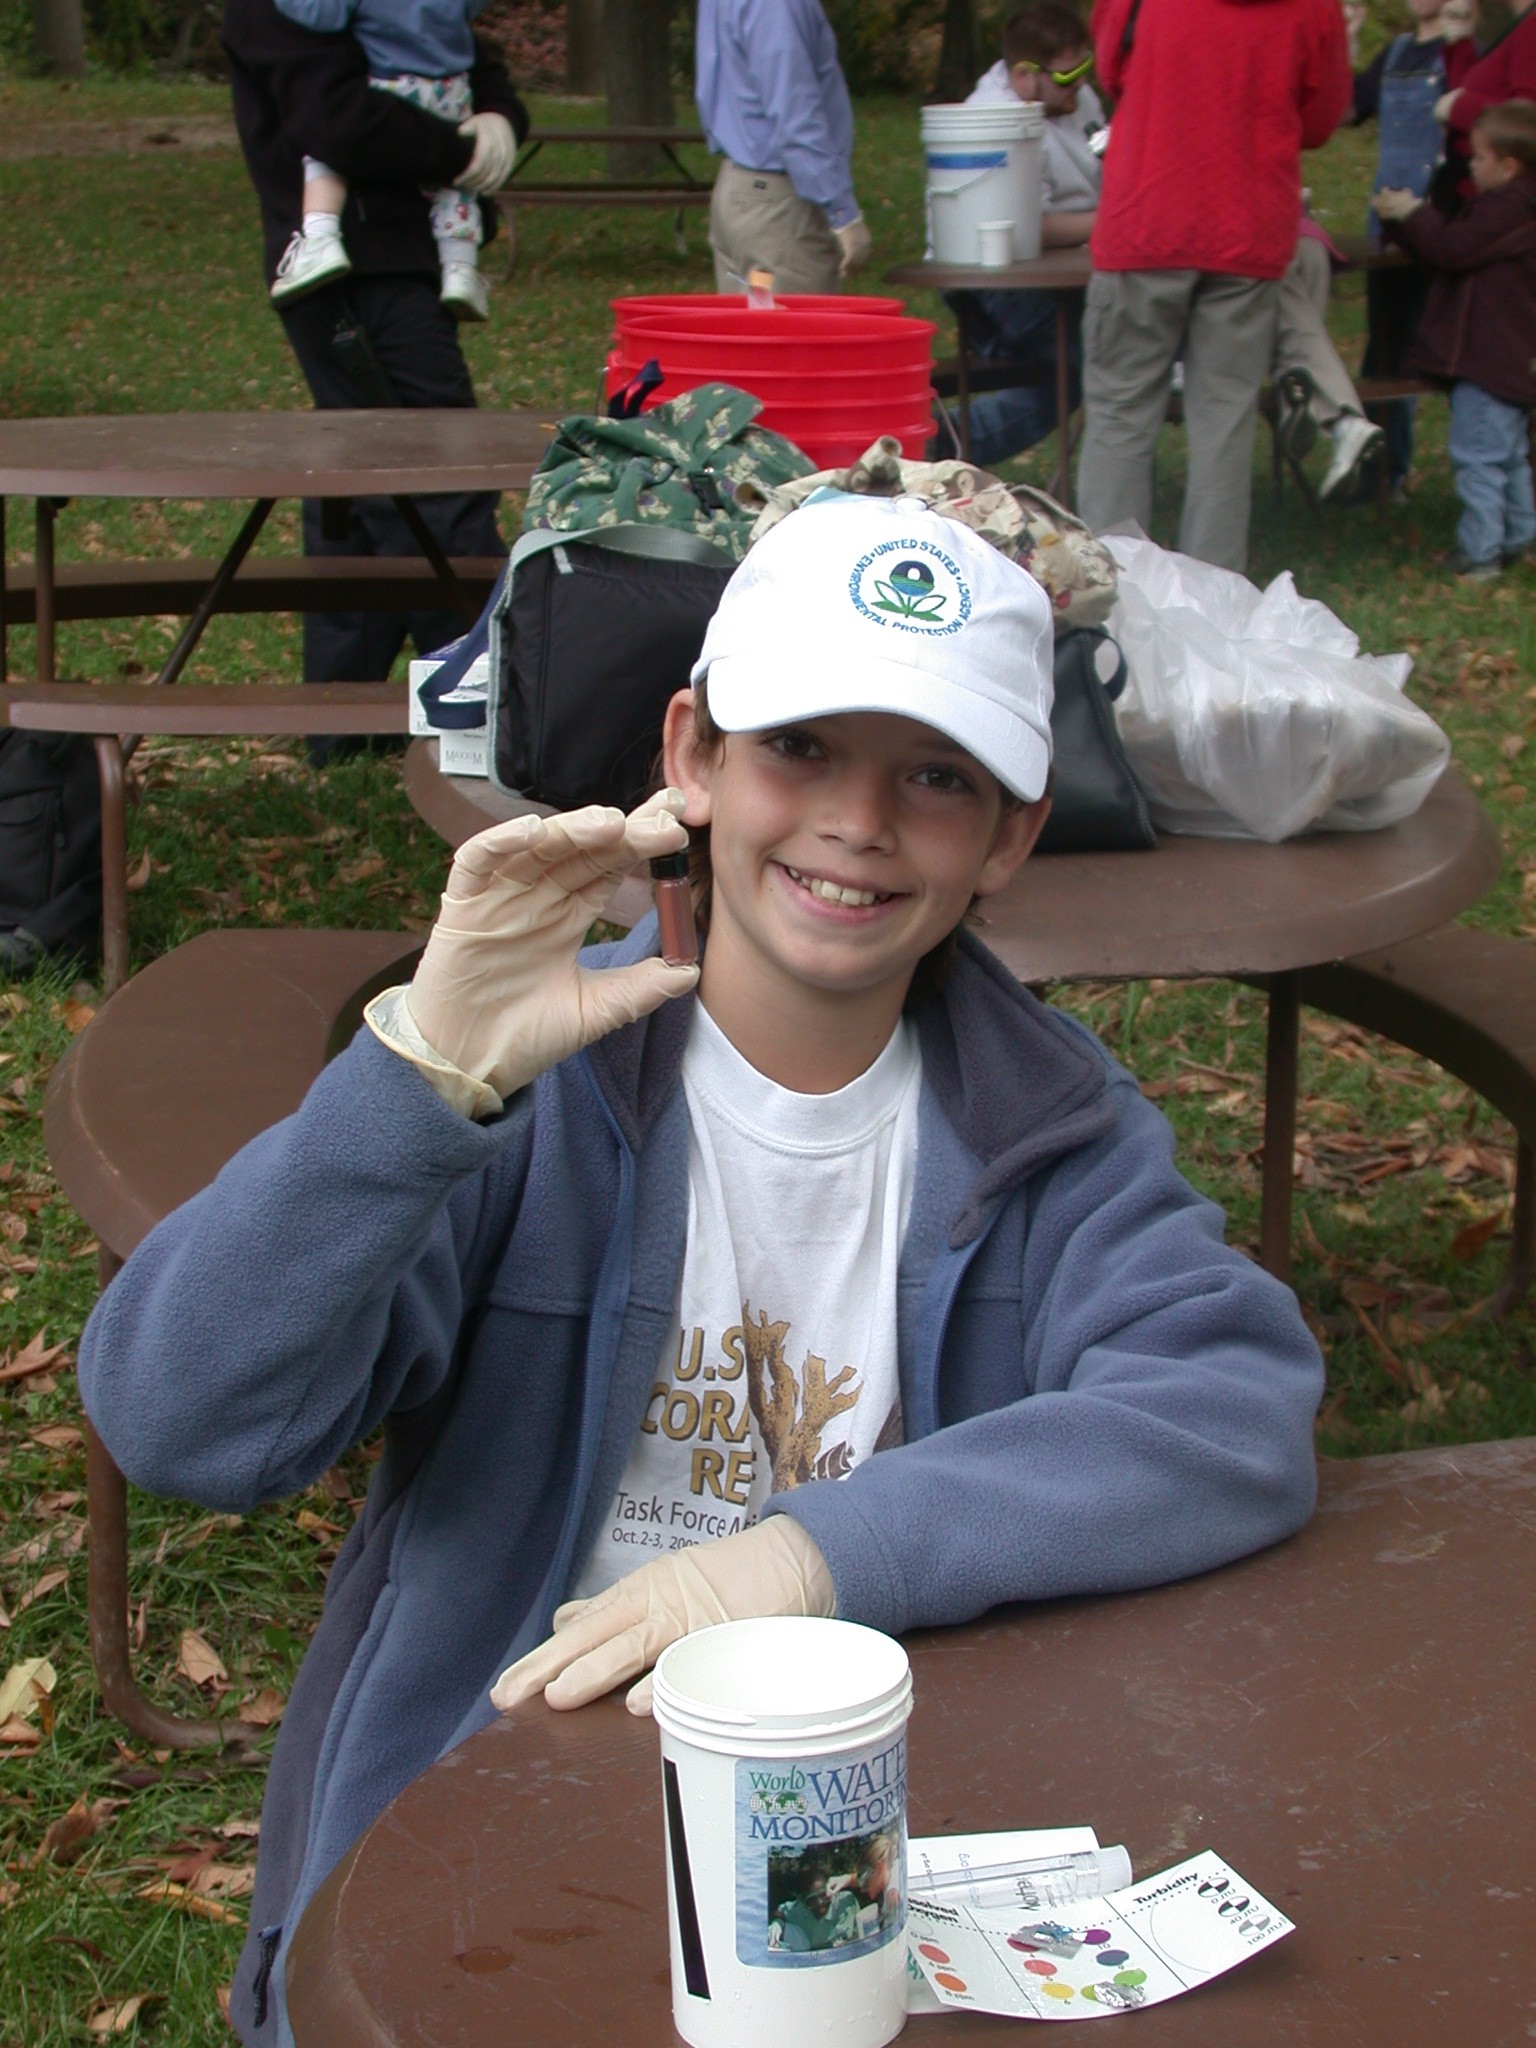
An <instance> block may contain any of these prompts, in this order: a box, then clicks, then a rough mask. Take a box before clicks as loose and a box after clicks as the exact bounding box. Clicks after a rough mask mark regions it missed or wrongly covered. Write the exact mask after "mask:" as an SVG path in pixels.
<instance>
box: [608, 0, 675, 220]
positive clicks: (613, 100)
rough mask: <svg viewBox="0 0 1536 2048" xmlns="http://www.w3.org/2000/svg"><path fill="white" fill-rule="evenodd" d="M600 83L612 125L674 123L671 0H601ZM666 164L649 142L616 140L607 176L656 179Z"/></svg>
mask: <svg viewBox="0 0 1536 2048" xmlns="http://www.w3.org/2000/svg"><path fill="white" fill-rule="evenodd" d="M603 84H604V88H605V90H606V92H607V95H608V125H609V127H610V128H670V127H671V126H672V125H673V123H674V122H675V120H676V119H677V112H676V109H675V107H674V106H673V103H672V0H604V4H603ZM664 167H665V166H664V161H663V158H662V156H661V152H660V151H659V150H658V149H656V148H655V147H653V146H652V145H650V144H647V143H643V142H639V143H636V142H617V143H615V144H614V145H613V146H612V148H611V149H610V150H609V152H608V175H609V177H610V178H614V179H617V180H619V181H620V182H621V183H632V182H636V181H640V182H648V181H650V180H652V179H656V178H659V177H660V176H661V175H662V172H663V170H664Z"/></svg>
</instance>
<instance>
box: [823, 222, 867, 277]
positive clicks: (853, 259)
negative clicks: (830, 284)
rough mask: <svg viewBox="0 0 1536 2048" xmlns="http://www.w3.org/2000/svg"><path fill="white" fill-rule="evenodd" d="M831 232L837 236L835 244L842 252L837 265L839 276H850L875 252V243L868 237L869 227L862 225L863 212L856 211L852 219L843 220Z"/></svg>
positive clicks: (862, 266) (861, 267) (860, 268)
mask: <svg viewBox="0 0 1536 2048" xmlns="http://www.w3.org/2000/svg"><path fill="white" fill-rule="evenodd" d="M832 232H833V234H834V235H836V237H837V246H838V247H839V249H841V250H842V252H843V260H842V262H841V263H839V265H838V266H837V274H838V276H839V277H852V275H853V273H854V272H855V271H856V270H862V269H863V268H864V266H865V264H866V263H867V262H868V261H869V259H870V257H871V256H872V255H873V254H874V253H875V245H874V242H873V241H872V240H871V238H870V233H869V229H868V228H867V227H865V225H864V216H863V214H862V213H856V214H855V215H854V216H853V219H852V220H850V221H847V222H845V223H844V225H843V226H842V227H840V228H834V229H833V230H832Z"/></svg>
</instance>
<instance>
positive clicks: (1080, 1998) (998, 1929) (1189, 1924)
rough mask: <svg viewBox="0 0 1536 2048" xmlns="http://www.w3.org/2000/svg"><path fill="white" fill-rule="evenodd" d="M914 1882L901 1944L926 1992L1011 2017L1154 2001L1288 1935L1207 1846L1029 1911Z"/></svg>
mask: <svg viewBox="0 0 1536 2048" xmlns="http://www.w3.org/2000/svg"><path fill="white" fill-rule="evenodd" d="M914 1846H915V1845H914ZM921 1883H922V1878H921V1875H920V1873H919V1872H917V1871H914V1873H913V1886H914V1889H913V1890H912V1892H911V1895H910V1897H909V1899H908V1902H907V1915H908V1917H907V1942H908V1950H909V1956H910V1959H911V1961H912V1962H913V1963H915V1964H916V1966H917V1968H918V1969H919V1970H920V1971H921V1973H922V1976H923V1978H924V1980H925V1982H926V1984H927V1986H928V1987H929V1989H930V1991H931V1993H932V1995H933V1996H934V1997H936V1998H937V1999H938V2001H939V2002H940V2003H941V2004H942V2005H946V2006H952V2007H962V2008H964V2007H969V2008H971V2009H972V2010H973V2011H978V2012H995V2013H1003V2014H1007V2015H1010V2016H1012V2017H1015V2018H1018V2019H1039V2020H1070V2019H1081V2020H1086V2019H1103V2018H1107V2017H1108V2015H1109V2014H1111V2013H1117V2012H1129V2011H1134V2010H1135V2008H1137V2007H1138V2006H1143V2005H1158V2004H1160V2003H1161V2002H1162V2001H1163V2000H1164V1999H1167V1998H1177V1997H1178V1995H1179V1993H1180V1992H1181V1991H1192V1990H1194V1988H1195V1987H1196V1986H1197V1985H1199V1984H1204V1983H1207V1982H1209V1980H1210V1979H1211V1978H1212V1977H1219V1976H1220V1975H1221V1974H1222V1973H1223V1971H1226V1970H1230V1969H1234V1968H1235V1967H1236V1966H1237V1965H1238V1964H1239V1963H1243V1962H1246V1961H1247V1960H1248V1958H1249V1956H1251V1955H1257V1954H1258V1952H1259V1951H1260V1950H1261V1949H1266V1948H1268V1947H1269V1946H1270V1945H1271V1944H1272V1943H1274V1942H1277V1941H1279V1940H1280V1939H1281V1937H1282V1936H1283V1935H1286V1934H1289V1933H1291V1932H1292V1931H1293V1930H1292V1926H1291V1922H1290V1921H1289V1920H1287V1919H1286V1917H1285V1915H1284V1914H1283V1913H1282V1912H1280V1910H1279V1909H1278V1907H1275V1906H1272V1905H1271V1904H1270V1903H1269V1901H1268V1900H1267V1899H1264V1898H1262V1897H1261V1896H1260V1895H1259V1893H1258V1892H1256V1891H1255V1890H1254V1888H1253V1887H1252V1885H1249V1884H1245V1883H1244V1882H1243V1880H1242V1879H1241V1878H1240V1877H1239V1876H1238V1875H1237V1873H1236V1871H1234V1870H1232V1869H1231V1868H1230V1867H1229V1866H1228V1865H1227V1864H1225V1863H1223V1861H1222V1860H1221V1858H1220V1857H1219V1856H1216V1855H1214V1854H1212V1852H1211V1851H1210V1850H1204V1851H1202V1852H1201V1853H1200V1854H1199V1855H1198V1856H1192V1857H1190V1859H1189V1861H1188V1862H1187V1863H1180V1864H1176V1865H1175V1866H1174V1868H1173V1869H1171V1870H1165V1871H1162V1872H1160V1873H1159V1874H1158V1875H1157V1876H1155V1877H1149V1878H1145V1879H1144V1880H1143V1881H1142V1882H1141V1883H1140V1884H1131V1885H1127V1886H1125V1887H1124V1888H1123V1889H1122V1890H1119V1891H1115V1892H1111V1893H1109V1894H1107V1895H1106V1896H1105V1897H1102V1898H1097V1899H1081V1900H1077V1901H1075V1902H1074V1903H1073V1904H1072V1905H1071V1906H1068V1907H1058V1908H1054V1909H1052V1910H1050V1911H1048V1912H1045V1913H1041V1914H1032V1913H1028V1912H1025V1913H1021V1912H1020V1911H1019V1910H1018V1908H1017V1907H1016V1906H1013V1905H990V1904H988V1905H971V1904H967V1903H965V1902H964V1901H963V1900H961V1899H959V1898H957V1897H955V1896H954V1895H949V1896H946V1895H945V1894H943V1893H941V1892H933V1893H925V1892H923V1891H921V1890H919V1889H917V1888H916V1887H917V1886H920V1885H921ZM916 2002H917V2001H914V2004H915V2003H916ZM930 2009H931V2008H930Z"/></svg>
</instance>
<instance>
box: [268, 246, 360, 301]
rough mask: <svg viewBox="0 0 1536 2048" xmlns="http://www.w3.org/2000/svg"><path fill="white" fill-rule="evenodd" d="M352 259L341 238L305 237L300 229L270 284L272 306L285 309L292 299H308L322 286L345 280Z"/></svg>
mask: <svg viewBox="0 0 1536 2048" xmlns="http://www.w3.org/2000/svg"><path fill="white" fill-rule="evenodd" d="M351 269H352V258H351V257H350V256H349V255H348V254H347V250H346V244H345V243H344V242H343V241H342V239H341V237H340V235H306V234H305V233H304V232H303V230H302V229H300V231H299V232H298V233H297V234H296V235H295V236H294V238H293V240H292V241H291V242H290V243H289V244H288V246H287V248H286V249H285V250H284V251H283V260H282V262H281V263H279V264H278V266H277V277H276V279H275V280H274V282H273V285H272V303H273V305H274V306H286V305H289V304H291V303H292V301H293V300H294V299H303V298H307V297H308V296H309V294H310V293H311V292H317V291H319V289H320V287H321V285H323V284H332V283H334V282H335V280H336V279H337V278H338V277H346V276H347V275H348V274H349V273H350V271H351Z"/></svg>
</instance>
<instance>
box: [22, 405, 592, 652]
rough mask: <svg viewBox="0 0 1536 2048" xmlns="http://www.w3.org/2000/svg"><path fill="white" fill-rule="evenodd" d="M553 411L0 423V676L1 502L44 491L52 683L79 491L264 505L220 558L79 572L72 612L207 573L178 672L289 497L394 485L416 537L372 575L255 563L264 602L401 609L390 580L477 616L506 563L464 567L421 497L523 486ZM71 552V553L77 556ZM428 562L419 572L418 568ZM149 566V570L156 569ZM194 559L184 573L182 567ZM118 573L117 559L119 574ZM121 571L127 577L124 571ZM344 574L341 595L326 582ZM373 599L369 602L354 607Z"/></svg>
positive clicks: (238, 589) (235, 592)
mask: <svg viewBox="0 0 1536 2048" xmlns="http://www.w3.org/2000/svg"><path fill="white" fill-rule="evenodd" d="M554 424H555V423H554V421H553V419H545V418H542V417H541V416H540V415H539V414H538V413H537V412H534V411H516V412H496V411H491V410H489V409H486V410H477V409H474V408H470V407H462V408H454V407H444V408H441V409H425V408H420V409H418V408H407V407H401V408H398V409H395V408H384V407H380V408H377V409H373V410H367V411H356V412H344V411H334V412H332V411H317V412H246V413H217V412H208V413H124V414H112V415H107V416H95V417H92V416H84V417H79V418H66V419H22V420H0V677H3V676H4V675H5V674H6V664H5V634H4V628H5V623H6V620H7V618H13V619H14V618H15V617H17V616H19V615H21V612H22V610H23V609H24V608H12V607H11V606H10V605H9V604H8V603H7V595H8V593H7V591H6V587H5V580H4V554H5V500H6V499H7V498H8V497H18V496H19V497H30V498H35V499H36V501H37V520H36V531H37V544H36V556H35V563H34V574H33V579H32V587H31V589H30V591H29V592H27V600H28V605H27V607H26V608H30V610H31V613H32V616H33V618H34V620H35V622H36V626H37V680H38V682H39V683H44V684H46V683H52V682H53V681H54V680H55V657H54V627H55V622H56V620H57V618H58V616H59V603H58V597H59V591H60V587H61V584H63V585H65V586H71V585H72V584H73V583H74V582H75V581H76V579H75V578H74V577H72V575H71V570H65V571H63V572H62V573H61V572H60V571H59V570H58V568H57V566H56V564H55V560H54V527H55V522H56V519H57V515H58V511H59V508H60V506H61V505H62V504H63V503H64V502H65V501H67V500H68V499H70V498H231V499H252V500H254V503H253V504H252V506H251V509H250V511H249V512H248V513H247V515H246V517H245V519H244V521H243V522H242V524H241V526H240V529H239V531H238V533H237V534H236V535H235V537H234V539H233V540H232V542H231V543H230V546H229V548H228V550H227V551H226V553H225V555H224V557H223V559H222V560H221V561H220V562H218V563H216V564H203V563H186V564H175V565H167V566H166V567H165V568H164V569H161V568H159V567H158V565H146V564H143V563H121V564H113V563H99V562H98V563H92V564H90V565H89V573H88V575H87V576H85V577H83V578H80V579H78V580H79V583H80V586H81V588H82V590H84V591H85V592H87V593H88V603H87V605H86V606H84V607H82V609H81V611H80V612H79V614H78V615H80V616H90V617H95V618H101V617H118V618H132V617H139V616H143V615H144V614H145V612H146V611H148V612H149V614H150V615H151V616H153V615H154V613H155V611H156V610H158V609H166V608H169V609H178V608H179V607H175V606H172V607H164V606H163V604H162V600H163V598H164V597H165V596H166V595H167V590H166V585H167V583H168V582H171V581H176V582H182V583H183V587H187V586H188V585H190V586H191V587H193V588H195V587H196V585H197V584H198V583H199V582H202V583H203V588H202V590H201V594H200V595H199V596H198V597H197V598H196V600H195V602H194V604H193V607H192V616H191V617H190V619H189V620H188V622H187V625H186V628H185V630H184V631H183V632H182V634H181V636H180V638H179V639H178V640H177V642H176V645H175V646H174V647H173V648H172V650H171V652H170V654H169V655H168V656H167V658H166V662H165V665H164V667H163V668H162V669H161V671H160V674H159V676H158V678H157V681H159V682H162V683H169V682H173V681H174V680H175V679H176V677H177V676H179V675H180V674H181V671H182V669H183V668H184V667H185V666H186V664H187V661H188V660H189V659H190V657H191V654H192V651H193V649H194V648H195V647H196V645H197V642H198V640H199V639H200V638H201V637H202V633H203V629H204V627H205V626H206V625H207V623H208V620H209V619H210V618H211V617H212V616H213V614H214V613H215V612H216V611H238V610H240V609H241V597H242V577H241V571H242V568H243V567H244V568H246V569H247V573H248V574H249V570H250V568H251V567H253V566H254V565H247V564H246V557H247V555H248V554H249V552H250V549H251V546H252V544H253V543H254V542H255V540H256V538H257V535H258V534H259V533H260V532H261V529H262V527H263V526H264V525H265V524H266V521H267V518H268V516H269V514H270V513H271V511H272V507H273V505H274V504H275V503H276V501H277V500H278V499H279V498H322V499H324V498H361V497H388V498H391V499H393V500H394V503H395V505H396V506H397V507H398V509H399V511H400V514H401V517H402V518H403V519H404V520H405V522H406V524H407V525H408V526H409V528H410V530H411V532H412V533H413V534H414V536H415V538H416V540H417V542H418V544H419V545H420V547H421V550H422V555H423V556H424V557H425V562H423V561H422V560H421V559H419V558H416V557H409V558H405V559H403V560H402V561H401V562H399V563H398V564H396V565H394V566H395V571H396V575H395V577H394V578H393V579H391V578H390V577H389V576H388V575H387V573H386V565H384V564H383V563H377V564H370V567H369V569H368V571H367V573H366V574H364V573H362V572H360V571H359V568H358V563H357V560H356V559H355V558H353V557H350V556H310V557H307V558H293V559H290V560H288V561H287V562H284V563H282V564H281V565H274V566H276V568H277V573H276V574H274V566H269V565H268V564H267V563H266V562H263V563H262V564H261V571H262V573H261V574H259V575H255V576H250V578H249V586H250V587H252V588H253V593H254V594H255V595H257V596H258V598H259V602H258V603H257V605H256V607H255V608H257V609H260V610H276V609H287V608H288V605H280V604H279V603H278V602H277V600H278V599H279V598H287V599H288V600H289V601H290V603H291V605H292V607H293V608H294V609H304V608H308V609H311V610H326V609H333V608H335V606H336V605H337V603H338V602H343V601H344V602H345V603H346V604H347V605H348V606H351V605H352V604H353V603H354V602H355V601H356V600H357V599H359V598H370V597H372V598H374V599H375V600H377V601H378V602H379V605H380V608H381V609H386V608H387V609H397V608H399V605H400V602H401V599H400V596H399V593H398V591H397V590H394V589H392V588H391V584H392V582H400V581H404V582H409V583H410V584H411V585H412V587H413V596H414V601H415V603H417V604H421V605H423V606H426V605H430V603H431V601H432V594H433V592H434V590H435V591H436V592H437V593H438V594H439V596H438V601H439V602H440V603H441V604H442V606H443V608H444V609H445V610H450V611H455V612H457V613H459V614H460V615H461V616H466V617H473V616H474V614H475V613H476V612H477V611H478V609H479V605H480V603H481V602H483V597H484V591H485V590H486V589H488V588H489V583H490V580H491V579H492V578H493V577H494V575H495V573H496V571H497V570H498V569H499V567H500V564H499V563H492V562H487V563H475V564H466V565H465V566H466V569H467V570H468V571H469V578H468V580H466V581H461V580H460V576H459V574H458V571H457V569H456V567H455V565H454V564H453V563H451V562H450V561H449V560H448V559H447V557H446V556H445V555H444V553H443V550H442V549H441V548H440V547H439V546H438V543H437V539H436V537H435V535H434V534H433V533H432V532H431V530H430V528H429V527H428V526H427V524H426V522H425V521H424V520H423V518H422V516H421V513H420V510H419V509H418V507H417V505H416V503H415V499H416V498H417V497H418V496H419V495H421V494H422V493H423V492H433V491H510V490H526V489H527V487H528V484H529V482H530V480H531V478H532V475H533V471H534V469H535V467H536V466H537V464H538V461H539V458H540V456H541V455H542V454H543V452H544V449H545V447H546V446H547V445H548V442H549V439H550V436H551V434H552V432H553V431H554ZM72 568H73V565H71V569H72ZM424 570H425V571H426V572H428V574H427V577H426V580H423V571H424ZM146 571H148V572H149V573H147V574H146ZM189 571H190V572H191V574H190V576H189V575H188V572H189ZM118 572H121V574H120V575H118ZM114 577H116V578H117V580H116V581H114ZM332 582H335V583H336V584H337V585H338V593H339V594H338V595H337V596H333V595H331V593H330V589H329V585H330V584H331V583H332ZM359 608H363V607H361V606H360V607H359Z"/></svg>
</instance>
